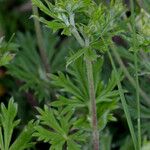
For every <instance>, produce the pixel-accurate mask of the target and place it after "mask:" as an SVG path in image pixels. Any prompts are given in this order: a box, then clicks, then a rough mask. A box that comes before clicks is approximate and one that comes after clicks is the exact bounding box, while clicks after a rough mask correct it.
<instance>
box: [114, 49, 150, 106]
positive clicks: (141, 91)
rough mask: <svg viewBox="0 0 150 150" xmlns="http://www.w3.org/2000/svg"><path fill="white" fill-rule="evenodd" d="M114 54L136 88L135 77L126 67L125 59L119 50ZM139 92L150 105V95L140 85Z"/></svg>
mask: <svg viewBox="0 0 150 150" xmlns="http://www.w3.org/2000/svg"><path fill="white" fill-rule="evenodd" d="M113 54H114V56H115V58H116V60H117V62H118V63H119V65H120V67H121V69H122V70H123V72H124V74H125V76H126V77H127V78H128V80H129V82H130V83H131V84H132V86H133V87H134V88H136V82H135V81H134V79H133V77H132V76H131V75H130V73H129V71H128V70H127V68H126V67H125V65H124V63H123V61H122V60H121V57H120V55H119V54H118V52H117V51H113ZM139 93H140V94H141V96H142V97H143V99H144V100H145V102H146V103H147V105H148V106H150V101H149V97H148V96H147V94H146V93H145V92H144V91H143V90H142V89H141V88H140V87H139Z"/></svg>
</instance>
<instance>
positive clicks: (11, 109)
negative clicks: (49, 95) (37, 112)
mask: <svg viewBox="0 0 150 150" xmlns="http://www.w3.org/2000/svg"><path fill="white" fill-rule="evenodd" d="M16 115H17V104H16V103H14V100H13V98H11V99H10V100H9V103H8V107H7V108H6V106H5V105H4V104H3V103H2V104H1V114H0V148H1V150H17V149H19V150H24V149H26V148H29V147H31V146H32V145H33V143H31V142H30V141H31V138H32V134H33V132H34V129H33V127H34V125H35V124H34V123H33V121H30V122H29V123H28V125H27V126H26V127H25V128H24V129H23V131H22V132H21V133H20V134H19V136H18V137H17V138H16V139H15V141H13V143H12V140H13V139H12V135H13V131H14V129H15V128H16V127H17V126H18V125H19V123H20V120H15V118H16ZM11 143H12V144H11Z"/></svg>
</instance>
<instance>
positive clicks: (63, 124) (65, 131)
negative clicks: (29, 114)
mask: <svg viewBox="0 0 150 150" xmlns="http://www.w3.org/2000/svg"><path fill="white" fill-rule="evenodd" d="M37 109H38V112H39V113H40V116H38V119H39V121H40V125H38V126H36V127H35V130H36V132H35V133H34V136H36V137H38V140H42V141H44V142H49V143H50V144H51V146H50V150H62V149H63V147H64V145H65V143H66V146H67V149H70V150H71V149H72V150H80V149H81V145H80V144H79V143H83V142H85V139H86V134H85V133H84V132H83V131H81V130H79V129H78V128H76V127H75V126H74V124H75V122H76V121H77V120H76V118H72V116H73V113H74V111H72V110H70V109H68V108H67V107H66V108H64V109H61V108H59V109H58V110H56V109H54V108H49V107H47V106H45V107H44V110H42V109H40V108H37Z"/></svg>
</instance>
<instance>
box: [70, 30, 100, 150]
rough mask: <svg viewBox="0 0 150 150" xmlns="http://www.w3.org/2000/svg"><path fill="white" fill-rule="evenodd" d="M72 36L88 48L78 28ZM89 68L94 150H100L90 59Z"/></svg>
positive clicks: (87, 62)
mask: <svg viewBox="0 0 150 150" xmlns="http://www.w3.org/2000/svg"><path fill="white" fill-rule="evenodd" d="M72 34H73V35H74V37H75V38H76V40H77V41H78V43H79V44H80V45H81V46H82V47H86V46H88V44H89V42H86V41H84V40H83V38H82V37H81V36H80V34H79V33H78V31H77V30H76V28H74V29H73V30H72ZM85 62H86V68H87V77H88V85H89V97H90V113H91V126H92V141H93V142H92V143H93V150H99V131H98V124H97V111H96V99H95V90H94V78H93V67H92V61H91V60H89V59H86V60H85Z"/></svg>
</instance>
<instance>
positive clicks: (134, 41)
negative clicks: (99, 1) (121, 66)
mask: <svg viewBox="0 0 150 150" xmlns="http://www.w3.org/2000/svg"><path fill="white" fill-rule="evenodd" d="M130 4H131V24H132V32H133V49H134V66H135V78H136V79H135V82H136V100H137V126H138V150H140V149H141V111H140V95H139V78H138V57H137V53H138V50H137V39H136V31H135V12H134V2H133V0H130Z"/></svg>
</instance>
